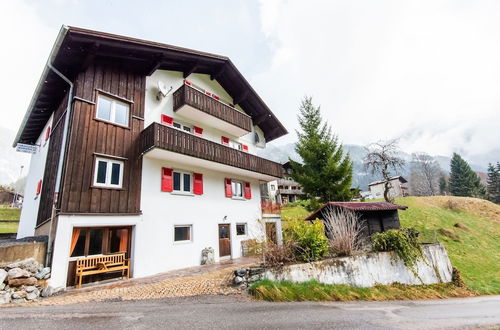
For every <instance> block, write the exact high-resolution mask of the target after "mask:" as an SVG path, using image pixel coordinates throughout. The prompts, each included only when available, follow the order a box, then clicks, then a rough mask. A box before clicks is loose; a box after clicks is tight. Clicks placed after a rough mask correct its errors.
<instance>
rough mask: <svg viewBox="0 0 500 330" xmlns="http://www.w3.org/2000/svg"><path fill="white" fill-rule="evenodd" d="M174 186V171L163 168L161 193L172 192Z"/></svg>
mask: <svg viewBox="0 0 500 330" xmlns="http://www.w3.org/2000/svg"><path fill="white" fill-rule="evenodd" d="M172 190H173V185H172V169H171V168H165V167H162V169H161V191H167V192H171V191H172Z"/></svg>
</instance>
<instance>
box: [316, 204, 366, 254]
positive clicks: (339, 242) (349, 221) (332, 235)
mask: <svg viewBox="0 0 500 330" xmlns="http://www.w3.org/2000/svg"><path fill="white" fill-rule="evenodd" d="M323 219H324V224H325V229H326V232H327V236H328V240H329V242H330V248H331V249H332V250H333V251H334V252H335V253H337V254H339V255H346V256H349V255H352V253H353V252H355V251H357V250H359V249H360V247H361V232H362V231H363V225H362V224H361V223H360V221H359V216H358V215H357V214H356V213H355V212H353V211H350V210H346V209H343V208H333V207H328V208H326V210H324V211H323Z"/></svg>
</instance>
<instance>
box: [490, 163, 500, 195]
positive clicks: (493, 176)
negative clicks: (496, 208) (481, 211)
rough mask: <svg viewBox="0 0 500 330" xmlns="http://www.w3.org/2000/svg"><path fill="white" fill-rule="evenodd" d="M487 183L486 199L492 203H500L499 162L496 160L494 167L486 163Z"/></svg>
mask: <svg viewBox="0 0 500 330" xmlns="http://www.w3.org/2000/svg"><path fill="white" fill-rule="evenodd" d="M487 183H488V187H487V194H488V199H489V200H490V201H492V202H493V203H496V204H500V162H497V166H496V167H495V166H493V164H491V163H490V164H488V179H487Z"/></svg>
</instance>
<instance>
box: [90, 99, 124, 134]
mask: <svg viewBox="0 0 500 330" xmlns="http://www.w3.org/2000/svg"><path fill="white" fill-rule="evenodd" d="M129 113H130V105H129V104H128V103H126V102H123V101H120V100H117V99H115V98H112V97H109V96H105V95H99V96H98V99H97V112H96V118H97V119H101V120H104V121H107V122H110V123H114V124H118V125H121V126H127V127H128V117H129Z"/></svg>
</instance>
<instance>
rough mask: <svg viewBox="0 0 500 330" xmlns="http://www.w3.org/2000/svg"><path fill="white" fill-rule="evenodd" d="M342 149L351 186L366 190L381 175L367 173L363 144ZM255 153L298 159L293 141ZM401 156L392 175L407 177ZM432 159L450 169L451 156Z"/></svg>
mask: <svg viewBox="0 0 500 330" xmlns="http://www.w3.org/2000/svg"><path fill="white" fill-rule="evenodd" d="M344 151H345V152H348V153H349V155H350V157H351V160H352V162H353V173H352V174H353V175H352V186H353V187H359V188H361V190H367V189H368V184H369V183H370V182H373V181H377V180H380V179H381V177H380V176H378V175H372V174H371V173H368V172H367V171H366V170H365V168H364V165H363V158H364V157H365V155H366V149H365V147H364V146H360V145H356V144H344ZM257 155H258V156H260V157H263V158H267V159H269V160H272V161H275V162H278V163H285V162H287V161H288V159H289V158H291V159H292V160H295V161H300V156H299V155H298V154H297V152H296V151H295V145H294V144H293V143H288V144H284V145H280V146H277V145H274V144H268V145H267V147H266V149H259V151H258V152H257ZM401 157H402V158H403V159H404V160H405V161H406V165H405V166H404V168H403V169H402V170H401V171H400V172H398V173H394V175H396V174H397V175H402V176H403V177H405V178H406V179H408V178H409V174H410V166H409V163H410V161H411V154H410V153H407V152H401ZM433 157H434V159H435V160H436V161H437V162H438V164H439V166H440V167H441V170H443V171H445V172H449V171H450V161H451V157H448V156H440V155H438V156H433ZM478 159H482V157H481V156H478ZM469 164H470V165H471V167H472V169H473V170H475V171H480V172H484V171H485V167H486V166H485V165H478V164H476V163H475V162H474V160H473V161H472V162H470V163H469Z"/></svg>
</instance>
